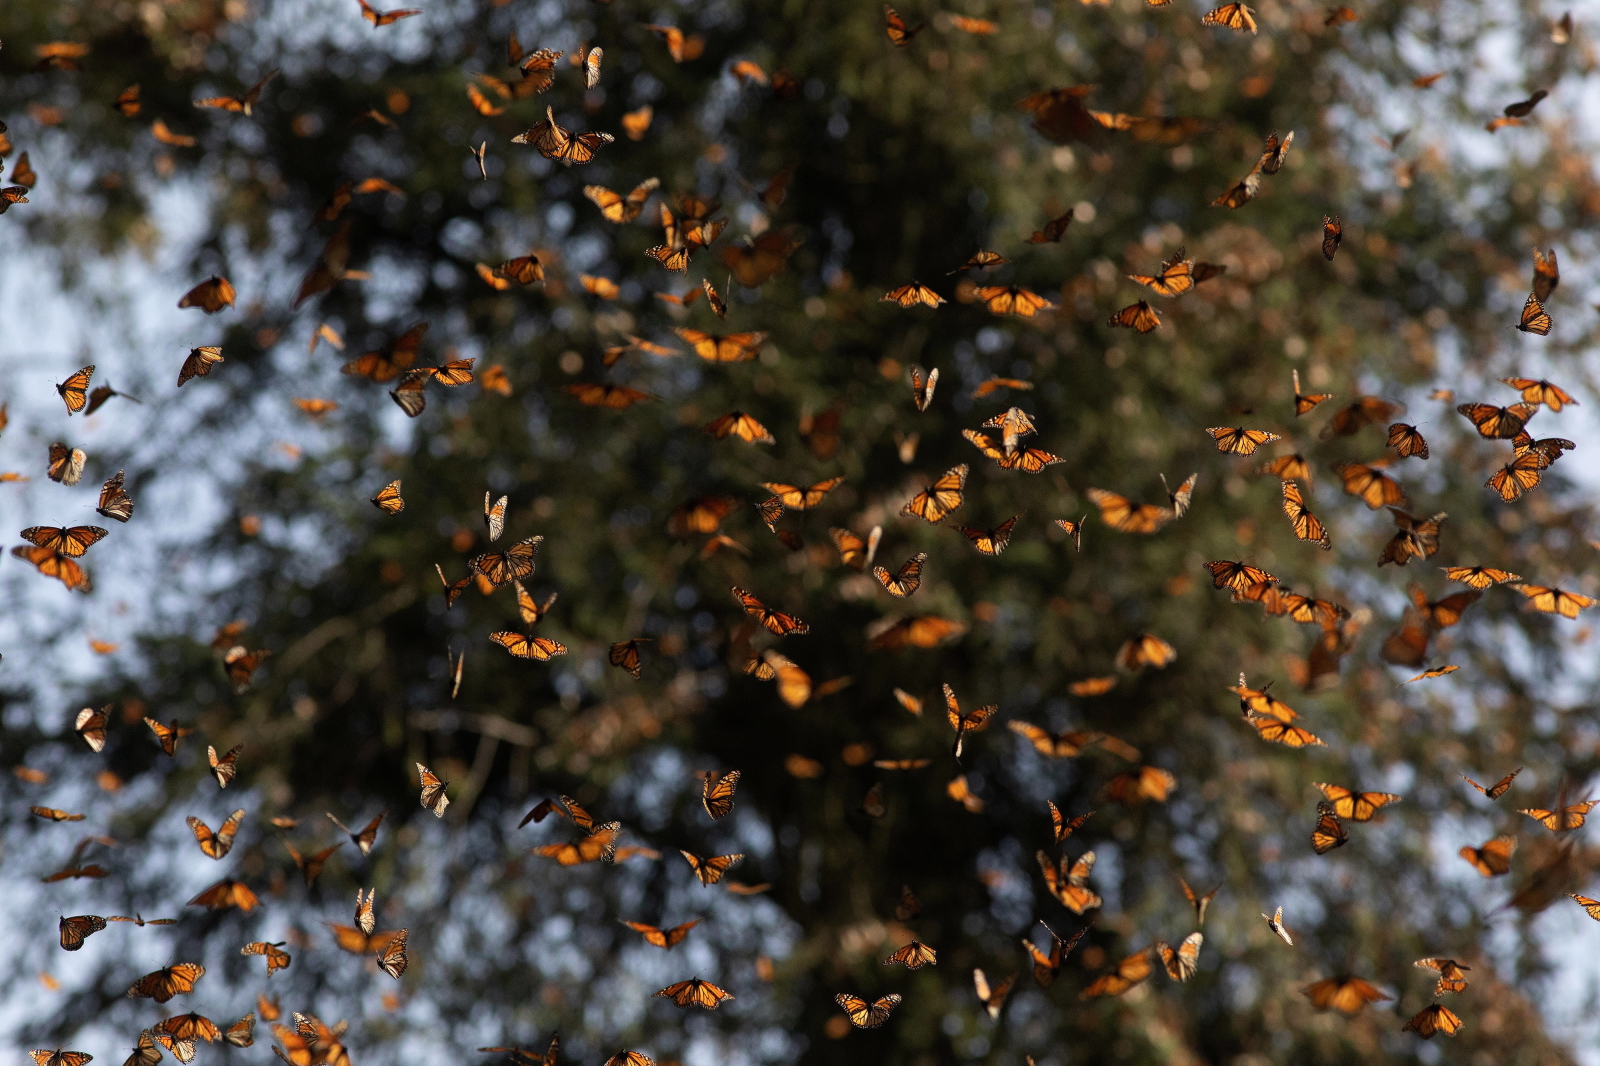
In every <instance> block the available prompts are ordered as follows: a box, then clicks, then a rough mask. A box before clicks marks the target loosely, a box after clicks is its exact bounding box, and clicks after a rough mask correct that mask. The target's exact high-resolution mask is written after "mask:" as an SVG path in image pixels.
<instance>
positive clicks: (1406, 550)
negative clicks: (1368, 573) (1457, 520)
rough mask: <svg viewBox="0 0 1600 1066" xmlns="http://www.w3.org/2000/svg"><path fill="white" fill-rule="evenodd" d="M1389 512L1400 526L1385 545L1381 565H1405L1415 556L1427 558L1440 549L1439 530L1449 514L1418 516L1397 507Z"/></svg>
mask: <svg viewBox="0 0 1600 1066" xmlns="http://www.w3.org/2000/svg"><path fill="white" fill-rule="evenodd" d="M1389 513H1390V514H1391V515H1393V516H1394V524H1395V525H1396V526H1398V527H1399V528H1398V530H1397V531H1396V532H1395V534H1394V536H1393V537H1391V538H1389V543H1388V544H1386V545H1385V546H1384V549H1383V555H1382V557H1381V558H1380V559H1379V560H1378V565H1379V566H1383V565H1385V564H1386V563H1394V564H1396V565H1397V566H1405V565H1406V563H1408V562H1410V561H1411V560H1412V559H1414V558H1415V559H1426V558H1428V557H1429V556H1431V555H1433V554H1434V553H1436V552H1437V551H1438V550H1439V532H1440V530H1441V528H1442V527H1443V524H1444V520H1445V519H1446V518H1449V517H1450V516H1449V515H1448V514H1446V513H1445V512H1443V511H1440V512H1439V513H1438V514H1435V515H1431V516H1429V517H1428V518H1418V517H1416V516H1415V515H1410V514H1407V513H1406V512H1404V511H1402V510H1400V509H1398V508H1395V507H1391V508H1389Z"/></svg>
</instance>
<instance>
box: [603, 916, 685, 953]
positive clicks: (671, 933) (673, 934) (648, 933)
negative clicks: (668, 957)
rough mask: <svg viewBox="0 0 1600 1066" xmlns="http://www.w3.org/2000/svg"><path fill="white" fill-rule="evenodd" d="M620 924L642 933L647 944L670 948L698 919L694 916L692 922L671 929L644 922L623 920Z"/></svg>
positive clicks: (681, 940)
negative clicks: (659, 927)
mask: <svg viewBox="0 0 1600 1066" xmlns="http://www.w3.org/2000/svg"><path fill="white" fill-rule="evenodd" d="M622 924H623V925H625V926H627V927H628V928H629V929H632V930H633V931H634V932H636V933H639V934H642V935H643V936H644V939H645V942H646V943H648V944H653V945H655V946H656V947H658V948H671V947H676V946H677V945H678V944H681V943H682V942H683V938H684V937H686V936H688V935H689V930H691V929H693V928H694V927H695V926H697V925H699V924H700V919H698V918H696V919H695V920H694V921H692V922H684V923H683V924H682V925H675V926H673V927H672V928H671V929H658V928H656V927H655V926H653V925H646V924H645V923H644V922H623V923H622Z"/></svg>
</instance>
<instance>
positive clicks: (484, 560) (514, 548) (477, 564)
mask: <svg viewBox="0 0 1600 1066" xmlns="http://www.w3.org/2000/svg"><path fill="white" fill-rule="evenodd" d="M543 543H544V538H543V537H528V538H526V539H524V540H520V541H518V542H517V543H515V544H513V545H511V546H510V547H509V548H507V549H506V550H505V551H502V552H486V553H484V554H483V555H477V556H474V557H473V558H472V559H471V560H469V561H468V563H467V568H468V569H470V570H472V571H474V572H475V573H479V574H482V575H483V576H484V577H486V578H488V579H489V581H490V582H491V583H493V585H494V586H495V587H496V588H499V587H500V586H501V585H509V584H510V583H511V582H512V581H517V580H521V579H522V578H527V577H532V576H533V572H534V567H535V559H536V557H537V555H538V553H539V545H541V544H543Z"/></svg>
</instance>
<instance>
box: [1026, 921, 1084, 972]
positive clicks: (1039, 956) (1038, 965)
mask: <svg viewBox="0 0 1600 1066" xmlns="http://www.w3.org/2000/svg"><path fill="white" fill-rule="evenodd" d="M1039 924H1040V925H1043V926H1044V928H1045V932H1047V933H1049V934H1050V951H1049V953H1048V954H1047V953H1045V952H1043V951H1040V950H1039V949H1038V947H1036V946H1035V945H1034V943H1033V941H1031V940H1024V941H1023V942H1022V946H1023V947H1025V948H1027V949H1028V955H1029V957H1030V958H1031V959H1032V961H1033V983H1034V984H1036V985H1038V986H1039V987H1040V988H1049V987H1050V986H1051V985H1052V984H1054V983H1055V979H1056V975H1057V974H1059V973H1060V972H1061V964H1062V963H1064V962H1066V961H1067V956H1069V955H1071V954H1072V949H1073V948H1075V947H1077V946H1078V941H1080V940H1082V939H1083V934H1085V933H1087V932H1088V931H1089V930H1088V929H1087V928H1084V929H1080V930H1078V932H1077V933H1076V934H1075V935H1074V936H1073V938H1072V939H1071V940H1065V941H1064V940H1062V939H1061V938H1060V937H1059V936H1057V935H1056V931H1055V930H1054V929H1051V928H1050V927H1049V926H1048V925H1045V922H1044V920H1043V919H1040V921H1039Z"/></svg>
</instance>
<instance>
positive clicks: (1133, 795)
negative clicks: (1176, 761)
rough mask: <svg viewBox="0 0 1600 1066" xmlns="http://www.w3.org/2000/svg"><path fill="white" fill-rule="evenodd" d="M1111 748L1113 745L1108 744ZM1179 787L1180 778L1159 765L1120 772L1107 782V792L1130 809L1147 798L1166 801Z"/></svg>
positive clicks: (1160, 801) (1109, 796)
mask: <svg viewBox="0 0 1600 1066" xmlns="http://www.w3.org/2000/svg"><path fill="white" fill-rule="evenodd" d="M1106 746H1107V748H1110V747H1111V745H1109V744H1108V745H1106ZM1177 787H1178V779H1177V778H1175V777H1173V776H1172V774H1170V773H1168V772H1167V771H1166V770H1163V769H1161V768H1160V767H1159V766H1141V767H1139V768H1138V769H1137V770H1130V771H1128V772H1127V773H1121V774H1118V775H1117V776H1116V777H1113V778H1112V779H1111V780H1110V781H1107V782H1106V789H1105V794H1106V798H1107V799H1112V800H1115V801H1117V802H1118V803H1120V804H1122V805H1123V806H1124V807H1127V808H1129V809H1130V810H1131V809H1132V808H1134V807H1137V806H1139V805H1140V804H1141V803H1143V802H1145V801H1146V800H1153V801H1155V802H1156V803H1165V802H1166V800H1167V796H1168V795H1169V794H1170V793H1171V792H1172V790H1173V789H1175V788H1177Z"/></svg>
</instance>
